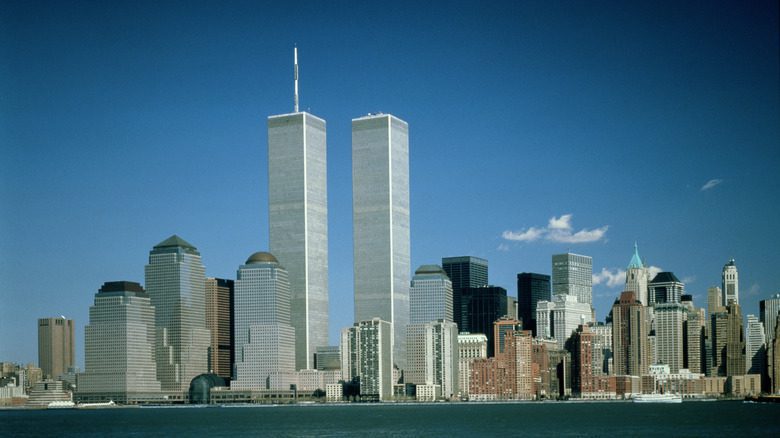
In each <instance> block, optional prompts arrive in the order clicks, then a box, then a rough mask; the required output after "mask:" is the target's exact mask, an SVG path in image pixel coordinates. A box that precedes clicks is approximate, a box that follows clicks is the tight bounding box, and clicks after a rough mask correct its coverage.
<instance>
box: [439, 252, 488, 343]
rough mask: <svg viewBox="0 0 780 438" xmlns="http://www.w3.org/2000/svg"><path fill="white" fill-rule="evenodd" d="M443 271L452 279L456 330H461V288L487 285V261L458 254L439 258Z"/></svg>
mask: <svg viewBox="0 0 780 438" xmlns="http://www.w3.org/2000/svg"><path fill="white" fill-rule="evenodd" d="M441 265H442V268H443V269H444V272H446V273H447V276H448V277H449V278H450V280H451V281H452V306H453V309H454V310H453V312H454V318H455V323H456V324H458V330H460V331H463V321H461V315H463V312H464V310H463V308H462V307H463V304H462V303H463V300H461V294H462V290H463V289H464V288H467V287H482V286H487V285H488V261H487V260H485V259H482V258H479V257H473V256H460V257H444V258H442V259H441Z"/></svg>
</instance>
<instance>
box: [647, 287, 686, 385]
mask: <svg viewBox="0 0 780 438" xmlns="http://www.w3.org/2000/svg"><path fill="white" fill-rule="evenodd" d="M685 312H686V311H685V307H683V305H682V304H680V303H679V302H670V303H659V304H656V305H655V309H654V313H655V339H656V363H658V364H666V365H669V370H670V372H671V373H677V371H679V370H680V368H683V363H684V356H683V318H684V316H685Z"/></svg>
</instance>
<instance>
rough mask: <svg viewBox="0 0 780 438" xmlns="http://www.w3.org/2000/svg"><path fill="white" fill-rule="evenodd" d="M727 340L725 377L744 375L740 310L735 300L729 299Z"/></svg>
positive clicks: (743, 343) (743, 337)
mask: <svg viewBox="0 0 780 438" xmlns="http://www.w3.org/2000/svg"><path fill="white" fill-rule="evenodd" d="M728 303H729V304H728V305H727V306H726V309H727V310H728V313H729V316H728V323H727V326H728V327H727V330H728V332H727V338H726V375H727V376H739V375H742V374H744V373H745V330H744V328H743V323H742V310H741V309H740V307H739V304H737V300H736V299H729V301H728Z"/></svg>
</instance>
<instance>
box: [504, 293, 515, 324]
mask: <svg viewBox="0 0 780 438" xmlns="http://www.w3.org/2000/svg"><path fill="white" fill-rule="evenodd" d="M506 316H508V317H510V318H512V319H517V298H515V297H511V296H509V295H507V297H506Z"/></svg>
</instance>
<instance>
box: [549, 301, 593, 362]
mask: <svg viewBox="0 0 780 438" xmlns="http://www.w3.org/2000/svg"><path fill="white" fill-rule="evenodd" d="M592 321H593V311H592V309H591V307H590V304H588V303H581V302H579V301H578V299H577V297H576V296H575V295H569V294H560V295H553V300H552V301H539V303H537V307H536V330H537V332H538V335H537V336H538V337H540V338H542V339H555V341H556V342H557V343H558V348H559V349H562V348H563V347H564V346H565V345H566V340H567V339H569V337H570V336H571V334H572V333H573V332H574V331H575V330H577V327H578V326H580V325H582V324H587V323H589V322H592Z"/></svg>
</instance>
